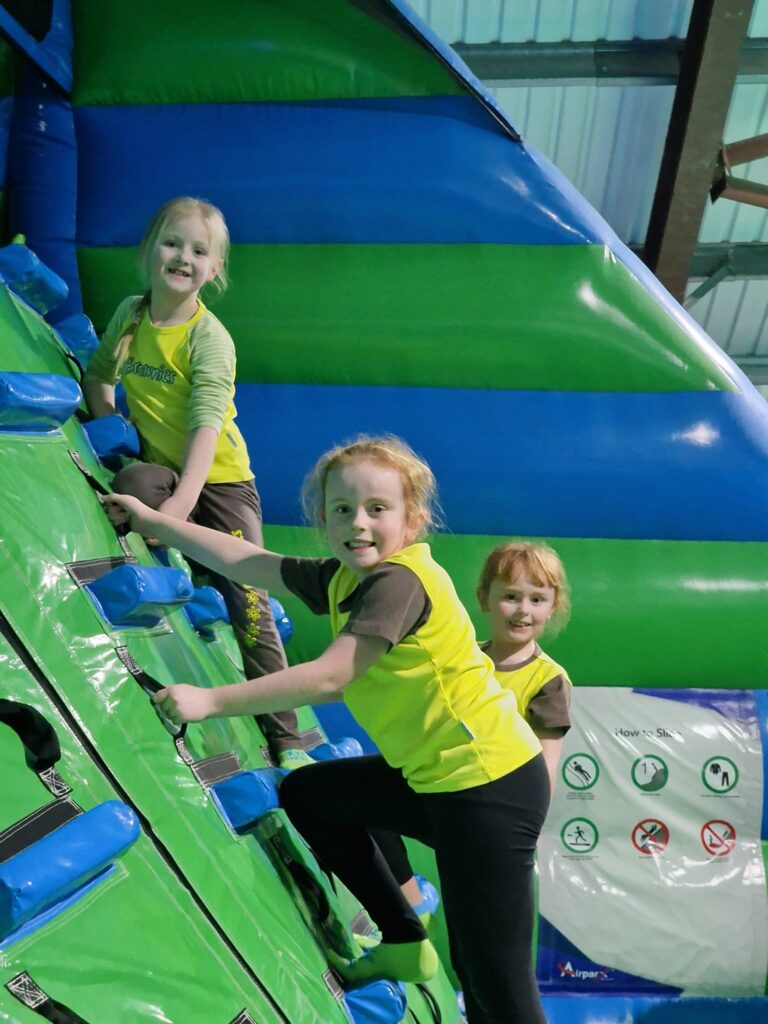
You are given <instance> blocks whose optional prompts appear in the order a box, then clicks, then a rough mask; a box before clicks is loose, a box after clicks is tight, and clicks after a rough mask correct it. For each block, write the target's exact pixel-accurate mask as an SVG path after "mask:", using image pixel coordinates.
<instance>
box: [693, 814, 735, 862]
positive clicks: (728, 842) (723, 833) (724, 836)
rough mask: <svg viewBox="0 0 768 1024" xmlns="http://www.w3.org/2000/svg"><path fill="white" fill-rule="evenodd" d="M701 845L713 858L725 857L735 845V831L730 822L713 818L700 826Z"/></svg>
mask: <svg viewBox="0 0 768 1024" xmlns="http://www.w3.org/2000/svg"><path fill="white" fill-rule="evenodd" d="M701 845H702V846H703V847H704V849H705V850H706V851H707V853H709V854H711V855H712V856H713V857H727V856H728V854H729V853H730V852H731V850H732V849H733V848H734V846H735V845H736V829H735V828H734V827H733V825H732V824H731V823H730V821H722V820H721V819H720V818H713V819H712V821H707V822H705V823H704V824H703V825H702V826H701Z"/></svg>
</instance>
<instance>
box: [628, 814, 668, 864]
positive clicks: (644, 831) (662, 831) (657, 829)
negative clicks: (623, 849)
mask: <svg viewBox="0 0 768 1024" xmlns="http://www.w3.org/2000/svg"><path fill="white" fill-rule="evenodd" d="M668 842H669V829H668V828H667V826H666V825H665V824H664V822H663V821H659V820H658V819H657V818H644V819H643V820H642V821H639V822H638V823H637V824H636V825H635V827H634V828H633V829H632V845H633V846H634V848H635V849H636V850H639V851H640V853H644V854H645V855H646V856H648V857H652V856H653V854H654V853H661V852H662V850H664V849H665V847H666V845H667V843H668Z"/></svg>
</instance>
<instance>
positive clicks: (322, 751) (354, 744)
mask: <svg viewBox="0 0 768 1024" xmlns="http://www.w3.org/2000/svg"><path fill="white" fill-rule="evenodd" d="M309 753H310V756H311V757H312V760H313V761H337V760H338V759H339V758H341V757H362V756H363V753H364V751H363V746H362V744H361V742H360V740H358V739H355V737H354V736H342V737H341V738H340V739H339V740H338V741H337V742H336V743H318V745H317V746H316V747H312V749H311V750H310V751H309Z"/></svg>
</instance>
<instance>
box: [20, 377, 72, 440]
mask: <svg viewBox="0 0 768 1024" xmlns="http://www.w3.org/2000/svg"><path fill="white" fill-rule="evenodd" d="M82 399H83V395H82V392H81V391H80V387H79V385H78V383H77V381H75V380H72V379H71V378H70V377H62V376H60V375H59V374H55V373H0V430H9V431H11V430H12V431H16V432H27V431H30V432H31V431H37V432H39V431H49V430H57V429H58V428H59V427H60V426H61V425H62V423H65V422H66V421H67V420H68V419H69V417H70V416H71V415H72V414H73V413H74V411H75V409H77V407H78V406H79V405H80V402H81V401H82Z"/></svg>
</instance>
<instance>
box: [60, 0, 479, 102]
mask: <svg viewBox="0 0 768 1024" xmlns="http://www.w3.org/2000/svg"><path fill="white" fill-rule="evenodd" d="M361 6H362V5H361ZM72 7H73V12H72V13H73V23H74V34H75V38H76V39H77V46H76V47H75V52H74V75H75V90H74V96H73V99H74V103H75V105H77V106H86V105H90V106H99V105H109V104H120V103H124V104H128V103H148V104H152V103H244V102H255V101H264V102H271V103H278V102H298V101H303V100H323V99H357V98H362V97H373V96H375V97H386V96H402V95H406V96H430V95H435V94H437V95H449V94H454V93H464V92H465V91H466V90H465V87H464V86H463V85H462V84H461V83H460V82H459V80H458V78H456V77H455V76H454V75H453V74H452V72H450V71H449V70H448V69H447V68H446V67H444V66H443V65H442V64H441V63H439V62H438V61H437V60H435V58H434V56H433V55H432V54H431V53H430V52H429V51H428V50H427V49H426V48H424V47H422V46H420V45H419V44H418V43H417V42H416V41H415V40H414V39H413V38H412V37H411V36H409V35H408V34H407V33H405V32H403V31H399V30H397V28H395V27H392V28H391V30H390V31H388V32H382V26H381V24H380V23H376V22H375V21H373V20H372V19H371V17H370V16H369V15H368V14H366V13H364V12H363V11H358V10H355V6H354V4H350V3H347V2H346V0H322V3H318V0H292V2H291V3H290V4H286V3H285V2H284V0H257V2H252V3H247V2H246V3H244V2H243V0H220V2H219V3H216V4H211V3H207V2H206V0H189V2H188V3H186V4H185V5H184V14H183V17H176V18H174V19H173V29H172V32H173V45H172V46H169V42H168V31H169V21H168V8H167V7H166V6H165V5H163V4H157V3H156V2H154V0H134V2H133V3H130V4H105V3H92V2H91V0H74V3H73V5H72ZM212 38H213V39H215V40H216V51H215V53H216V57H215V61H216V69H215V71H216V73H215V75H211V74H207V73H205V72H206V70H212V69H211V68H210V67H209V65H210V64H211V61H213V60H214V58H213V56H212V54H213V51H211V50H210V49H209V48H208V45H207V41H208V40H209V39H212ZM152 40H154V46H153V44H152ZM153 49H154V53H153ZM137 52H140V53H141V56H142V59H141V74H140V75H138V74H136V63H135V55H136V53H137ZM255 61H258V73H255V71H254V62H255ZM196 68H197V69H200V71H201V72H203V73H202V74H196V73H195V69H196Z"/></svg>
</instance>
